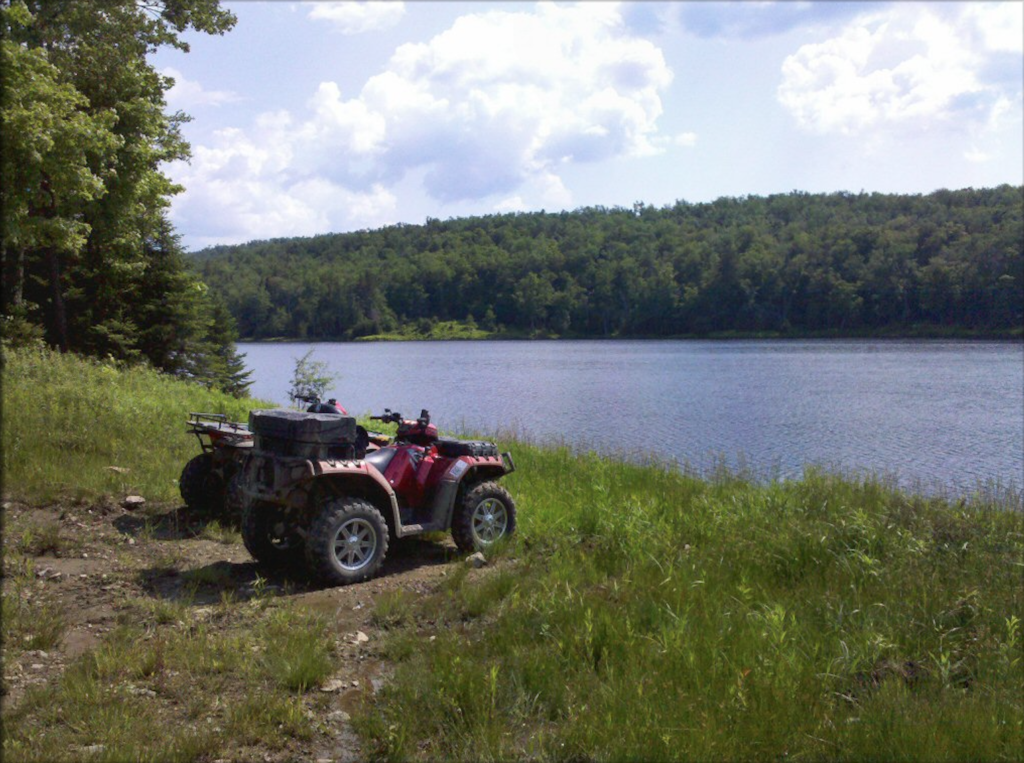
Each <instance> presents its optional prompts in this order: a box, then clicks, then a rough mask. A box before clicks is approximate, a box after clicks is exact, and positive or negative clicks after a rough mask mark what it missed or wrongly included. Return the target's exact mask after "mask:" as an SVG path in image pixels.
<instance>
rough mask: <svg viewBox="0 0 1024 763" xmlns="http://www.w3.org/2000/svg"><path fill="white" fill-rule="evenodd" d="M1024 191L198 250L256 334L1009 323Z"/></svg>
mask: <svg viewBox="0 0 1024 763" xmlns="http://www.w3.org/2000/svg"><path fill="white" fill-rule="evenodd" d="M1022 238H1024V228H1022V189H1021V188H1015V187H1011V186H1006V185H1004V186H1000V187H998V188H993V189H982V190H971V189H968V190H961V191H946V190H943V191H938V192H936V193H932V194H929V195H927V196H903V195H884V194H877V193H876V194H864V193H862V194H858V195H853V194H847V193H836V194H827V195H825V194H806V193H791V194H783V195H775V196H769V197H765V198H762V197H747V198H741V199H734V198H723V199H719V200H717V201H715V202H712V203H707V204H688V203H685V202H678V203H676V204H675V205H674V206H671V207H665V208H661V209H657V208H653V207H649V206H643V205H641V204H638V205H636V207H634V208H633V209H622V208H614V209H605V208H600V207H598V208H588V209H580V210H576V211H574V212H562V213H557V214H550V213H544V212H539V213H530V214H505V215H493V216H487V217H473V218H467V219H458V220H448V221H440V220H434V219H428V221H427V223H426V225H397V226H393V227H389V228H385V229H382V230H377V231H360V232H357V233H348V234H339V235H325V236H317V237H313V238H293V239H276V240H272V241H263V242H253V243H250V244H247V245H244V246H232V247H216V248H213V249H208V250H204V251H202V252H200V253H198V255H197V257H198V260H199V263H200V268H201V272H202V275H203V278H204V280H205V281H206V282H207V283H208V284H210V286H211V288H214V289H216V290H217V291H219V292H220V293H221V294H222V295H223V297H224V298H225V300H226V302H227V304H228V306H229V308H230V310H231V312H232V313H233V314H234V316H235V318H236V319H237V321H238V325H239V328H240V331H241V332H242V335H243V336H244V337H249V338H267V337H290V338H304V339H350V338H357V337H360V336H366V335H372V334H379V333H386V332H395V331H398V332H402V331H405V332H406V333H408V332H410V331H418V332H420V333H426V332H427V331H428V330H429V328H430V326H431V325H432V324H433V323H434V322H436V321H448V320H455V321H463V322H466V321H468V322H470V323H475V324H476V325H478V326H479V327H480V328H482V329H484V330H487V331H495V330H498V331H502V330H504V331H507V332H510V333H513V334H514V333H517V332H518V333H522V334H527V335H562V336H671V335H682V334H698V335H699V334H706V333H711V332H723V331H740V332H780V333H786V332H791V333H809V332H836V333H872V332H875V331H879V332H884V333H893V332H894V331H896V332H899V331H900V330H907V331H910V330H916V331H921V330H922V329H924V330H928V329H929V328H934V329H936V330H958V329H962V330H974V331H981V332H997V333H1008V332H1011V331H1013V330H1014V329H1018V328H1019V327H1020V326H1021V325H1022V322H1024V320H1022V315H1024V304H1022V303H1024V255H1022Z"/></svg>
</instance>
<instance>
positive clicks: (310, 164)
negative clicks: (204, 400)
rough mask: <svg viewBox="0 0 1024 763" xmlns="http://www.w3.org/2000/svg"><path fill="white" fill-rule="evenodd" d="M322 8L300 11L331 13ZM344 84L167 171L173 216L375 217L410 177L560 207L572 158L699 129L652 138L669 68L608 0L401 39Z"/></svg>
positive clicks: (460, 193)
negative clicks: (175, 191)
mask: <svg viewBox="0 0 1024 763" xmlns="http://www.w3.org/2000/svg"><path fill="white" fill-rule="evenodd" d="M319 7H320V6H316V7H314V9H313V10H312V11H311V14H310V15H311V16H312V15H313V14H314V13H316V14H319V16H320V17H323V18H327V16H328V10H326V7H325V10H323V11H318V8H319ZM330 13H332V14H338V13H340V11H339V10H338V9H337V8H332V9H331V10H330ZM344 81H345V80H344V79H342V78H341V76H339V80H338V82H322V83H321V84H320V85H319V86H318V88H317V89H316V91H315V92H314V93H313V95H312V97H311V98H310V99H309V101H308V104H307V105H308V111H307V112H306V113H305V115H304V116H302V117H301V118H298V117H297V116H296V115H295V114H289V113H288V112H283V111H279V112H271V113H266V114H263V115H261V116H260V117H259V118H258V119H257V120H256V122H255V124H254V125H253V126H252V127H251V128H249V129H247V130H237V129H236V130H232V131H224V132H222V133H221V134H220V135H219V136H218V137H217V139H216V140H214V141H212V142H211V145H207V146H199V147H197V148H196V150H195V152H194V154H195V156H194V159H193V161H192V163H191V165H176V166H175V167H174V176H175V179H176V180H177V181H178V182H182V183H184V184H185V185H186V187H187V188H189V189H190V190H189V191H188V192H187V194H186V195H185V196H184V198H182V199H181V200H179V201H178V202H176V204H175V214H176V215H179V216H181V217H192V216H193V215H196V216H198V215H206V216H211V217H216V218H217V220H216V226H215V229H214V227H210V229H209V231H208V232H207V234H206V238H207V239H211V240H212V239H215V238H218V237H223V236H227V235H229V234H228V231H229V230H237V231H239V234H238V237H239V238H256V237H265V236H271V235H280V236H283V235H299V234H304V233H311V232H315V231H323V230H331V229H333V230H337V229H339V228H346V227H347V228H350V227H367V226H372V225H382V224H386V223H387V222H390V221H391V218H393V217H394V215H395V207H396V199H395V197H394V195H393V194H392V192H391V191H389V190H387V189H388V188H389V187H394V186H395V185H396V184H397V183H399V182H400V181H401V180H402V179H403V178H404V177H406V176H407V175H409V176H414V177H422V184H423V187H424V188H425V190H426V191H427V193H428V194H429V195H430V196H432V197H433V198H434V199H436V200H439V201H441V202H445V203H449V202H459V201H466V200H479V199H487V198H491V197H493V198H497V199H502V201H498V202H492V203H496V204H497V206H498V208H503V209H517V208H519V205H521V204H524V202H523V199H524V198H526V199H529V200H530V204H531V205H532V206H545V207H548V208H562V207H567V206H569V205H570V204H571V202H572V198H571V194H570V193H569V191H568V190H567V189H566V187H565V185H564V184H563V182H562V180H561V178H560V177H559V174H558V173H559V169H560V168H561V167H563V166H565V165H566V164H569V163H574V162H598V161H603V160H606V159H610V158H615V157H623V156H646V155H651V154H655V153H659V152H661V151H663V150H664V149H665V147H666V146H668V145H672V144H676V145H692V140H693V136H692V135H689V134H684V135H682V136H668V137H667V138H665V137H663V136H659V134H658V128H657V120H658V118H659V116H660V115H661V112H662V105H661V93H662V92H663V91H664V90H665V89H666V88H667V87H668V86H669V84H670V83H671V81H672V72H671V70H670V69H669V68H668V66H667V64H666V63H665V60H664V56H663V55H662V52H661V51H660V50H659V49H658V48H657V47H656V46H654V45H653V44H652V43H650V42H648V41H646V40H643V39H640V38H638V37H635V36H632V35H631V34H630V33H629V32H628V30H627V29H626V28H625V26H624V25H623V23H622V20H621V18H620V15H619V8H618V6H616V5H612V4H606V3H598V4H595V5H576V6H571V7H562V6H555V5H553V4H550V3H541V4H538V5H537V6H536V7H534V8H531V9H528V10H516V11H514V12H504V11H491V12H485V13H474V14H470V15H466V16H462V17H460V18H458V19H457V20H456V21H455V22H454V23H453V24H452V26H451V27H450V28H449V29H447V30H446V31H444V32H442V33H441V34H438V35H437V36H435V37H434V38H433V39H430V40H429V41H427V42H423V43H410V44H405V45H401V46H400V47H398V48H397V49H396V50H395V52H394V54H393V55H392V57H391V59H390V61H389V62H388V64H387V66H386V67H385V70H384V71H382V72H381V73H379V74H377V75H375V76H373V77H371V78H369V79H368V80H367V81H366V82H365V83H364V84H363V86H362V87H361V89H360V90H358V91H354V92H352V93H351V94H349V95H347V96H346V95H345V94H344V93H343V92H342V87H341V86H340V85H339V84H338V83H339V82H344ZM213 211H215V212H214V214H211V212H213ZM193 227H195V226H193ZM241 231H244V233H242V232H241Z"/></svg>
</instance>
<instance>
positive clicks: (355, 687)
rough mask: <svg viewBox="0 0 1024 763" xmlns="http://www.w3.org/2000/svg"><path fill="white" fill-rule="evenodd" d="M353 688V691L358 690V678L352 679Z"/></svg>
mask: <svg viewBox="0 0 1024 763" xmlns="http://www.w3.org/2000/svg"><path fill="white" fill-rule="evenodd" d="M352 688H353V689H358V688H359V679H358V678H353V679H352Z"/></svg>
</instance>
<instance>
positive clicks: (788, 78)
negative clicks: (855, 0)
mask: <svg viewBox="0 0 1024 763" xmlns="http://www.w3.org/2000/svg"><path fill="white" fill-rule="evenodd" d="M1001 6H1002V4H995V5H994V6H981V5H978V6H972V5H966V6H951V7H950V9H946V8H943V7H941V6H936V7H931V6H923V5H918V4H907V5H897V6H894V7H893V8H891V9H889V10H887V11H885V12H883V13H875V14H871V15H868V16H864V17H861V18H859V19H857V20H856V21H855V22H853V23H851V24H849V25H848V26H846V27H845V29H843V30H842V32H841V33H840V34H839V35H838V36H836V37H833V38H831V39H828V40H825V41H824V42H820V43H812V44H808V45H804V46H803V47H801V48H800V49H799V50H798V51H797V52H796V53H795V54H793V55H791V56H789V57H788V58H787V59H786V60H785V62H784V63H783V66H782V78H783V80H782V84H781V85H780V86H779V89H778V99H779V101H780V103H781V104H782V105H783V106H784V107H786V108H787V109H788V110H789V111H790V112H791V113H792V114H793V116H794V117H795V118H796V120H797V122H798V124H799V125H800V126H801V127H803V128H804V129H806V130H808V131H810V132H817V133H823V134H824V133H841V134H846V135H855V134H861V133H864V132H866V131H868V130H873V129H875V128H880V127H891V126H895V125H904V126H908V127H913V128H916V129H928V128H929V127H930V126H931V125H932V124H934V123H936V122H939V121H944V120H945V121H952V120H954V119H955V120H957V121H958V122H959V123H961V124H963V125H964V126H969V125H971V124H982V123H985V122H987V121H989V120H990V119H991V118H992V115H993V111H994V110H995V109H996V108H997V105H998V104H999V103H1000V102H1001V100H1003V99H1004V98H1005V96H1004V95H1003V93H1002V92H1001V90H1000V87H1001V86H1000V85H999V84H998V83H995V82H991V81H988V80H987V79H986V70H987V67H989V65H990V64H991V63H992V62H993V61H994V60H995V59H994V54H995V53H997V52H1000V51H1004V50H1007V49H1008V48H1009V47H1012V46H1011V45H1010V40H1011V38H1012V39H1013V40H1014V41H1019V40H1020V38H1021V36H1022V34H1024V29H1022V28H1021V27H1022V22H1021V20H1020V19H1021V14H1020V12H1019V10H1020V9H1019V8H1018V10H1017V12H1016V13H1012V12H1011V13H1007V12H1004V10H1003V9H1002V8H1001ZM1007 24H1009V26H1010V31H1009V33H1008V34H1003V33H1002V30H1003V28H1004V27H1005V26H1006V25H1007ZM1014 25H1015V26H1014ZM1014 44H1015V45H1016V46H1017V47H1016V48H1014V50H1017V51H1019V50H1020V45H1019V44H1018V43H1014ZM1019 66H1020V64H1019V62H1018V63H1017V67H1018V70H1019Z"/></svg>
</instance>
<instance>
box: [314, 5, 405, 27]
mask: <svg viewBox="0 0 1024 763" xmlns="http://www.w3.org/2000/svg"><path fill="white" fill-rule="evenodd" d="M309 5H310V6H311V7H310V11H309V18H311V19H314V20H318V21H329V22H331V23H332V24H333V25H334V28H335V29H337V30H338V31H339V32H341V33H342V34H360V33H362V32H379V31H382V30H385V29H390V28H391V27H393V26H395V25H396V24H397V23H398V22H399V21H401V20H402V16H404V15H405V3H402V2H397V1H395V0H385V1H384V2H364V3H357V2H337V3H327V2H316V3H309Z"/></svg>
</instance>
